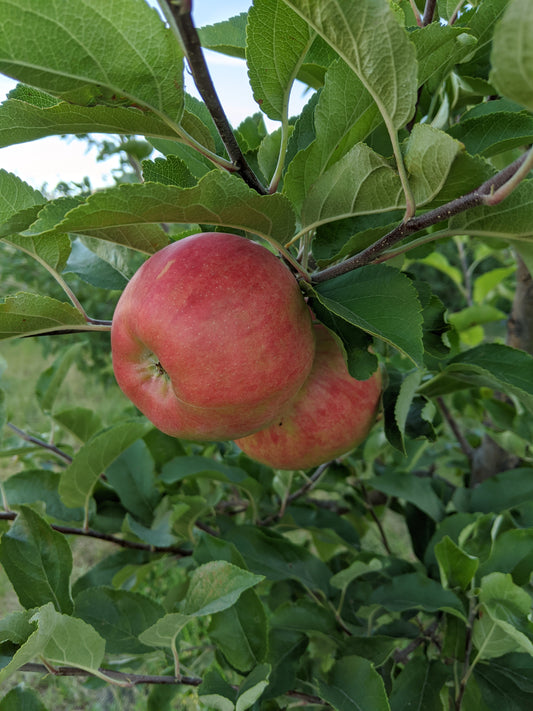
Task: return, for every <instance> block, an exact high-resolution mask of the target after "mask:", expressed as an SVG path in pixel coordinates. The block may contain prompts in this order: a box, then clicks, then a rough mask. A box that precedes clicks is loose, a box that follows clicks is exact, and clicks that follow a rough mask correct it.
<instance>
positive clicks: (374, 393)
mask: <svg viewBox="0 0 533 711" xmlns="http://www.w3.org/2000/svg"><path fill="white" fill-rule="evenodd" d="M314 329H315V334H316V354H315V361H314V363H313V368H312V370H311V373H310V375H309V377H308V379H307V380H306V382H305V384H304V385H303V387H302V388H301V390H300V391H299V392H298V393H297V394H296V396H295V397H294V398H293V400H292V402H291V403H290V405H289V407H288V408H286V409H285V411H283V412H282V413H281V414H280V416H279V417H278V419H277V420H275V421H274V422H273V423H272V424H271V425H270V426H269V427H266V428H264V429H262V430H261V431H259V432H256V433H255V434H252V435H249V436H248V437H244V438H242V439H237V441H236V442H237V444H238V446H239V447H240V448H241V449H242V451H243V452H245V453H246V454H247V455H248V456H249V457H252V459H256V460H257V461H259V462H262V463H263V464H268V465H269V466H271V467H273V468H275V469H308V468H309V467H315V466H318V465H319V464H322V463H324V462H327V461H330V460H331V459H335V458H336V457H339V456H340V455H341V454H345V453H346V452H349V451H350V450H351V449H353V448H354V447H356V446H357V445H358V444H359V443H360V442H362V441H363V440H364V439H365V438H366V436H367V435H368V433H369V431H370V428H371V427H372V425H373V423H374V421H375V418H376V414H377V411H378V407H379V402H380V397H381V375H380V372H379V370H377V371H376V372H375V373H374V374H373V375H372V376H371V377H370V378H368V380H356V379H355V378H352V376H351V375H350V373H349V372H348V368H347V365H346V361H345V359H344V354H343V352H342V350H341V347H340V346H339V344H338V342H337V340H336V338H335V337H334V336H333V335H332V333H331V332H330V331H329V330H328V329H327V328H326V327H325V326H323V325H322V324H319V323H316V324H314Z"/></svg>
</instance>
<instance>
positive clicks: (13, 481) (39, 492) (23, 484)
mask: <svg viewBox="0 0 533 711" xmlns="http://www.w3.org/2000/svg"><path fill="white" fill-rule="evenodd" d="M60 481H61V474H60V473H59V472H53V471H47V470H41V469H30V470H27V471H22V472H18V473H17V474H13V475H12V476H10V477H9V479H7V480H6V481H5V482H4V485H3V486H4V492H5V496H6V499H7V501H8V503H9V504H10V506H18V505H20V504H34V503H37V502H41V503H44V505H45V507H46V514H47V516H51V517H53V518H56V519H59V520H60V521H82V520H83V509H82V508H76V509H72V508H68V507H67V506H65V505H64V504H63V502H62V501H61V499H60V498H59V493H58V490H57V489H58V486H59V482H60Z"/></svg>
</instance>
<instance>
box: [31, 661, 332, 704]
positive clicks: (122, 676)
mask: <svg viewBox="0 0 533 711" xmlns="http://www.w3.org/2000/svg"><path fill="white" fill-rule="evenodd" d="M18 671H21V672H36V673H37V674H53V676H70V677H87V676H98V677H99V678H106V679H108V680H109V681H111V682H112V681H115V682H118V683H119V684H120V686H125V687H132V686H140V685H141V684H152V685H153V684H160V685H167V686H168V685H174V684H175V685H181V686H200V684H201V683H202V682H203V679H202V678H200V677H198V676H179V677H176V676H154V675H151V674H130V673H129V672H118V671H114V670H112V669H98V675H97V674H92V673H91V672H89V671H87V670H85V669H78V668H77V667H54V668H53V670H52V669H51V668H48V667H47V666H45V665H44V664H36V663H34V662H29V663H27V664H23V665H22V666H21V667H19V669H18ZM284 696H289V697H291V698H293V699H300V700H301V701H305V702H307V703H308V704H316V705H320V706H324V705H325V702H324V700H323V699H321V698H320V696H313V695H312V694H306V693H304V692H303V691H297V690H295V689H290V690H289V691H286V692H285V693H284Z"/></svg>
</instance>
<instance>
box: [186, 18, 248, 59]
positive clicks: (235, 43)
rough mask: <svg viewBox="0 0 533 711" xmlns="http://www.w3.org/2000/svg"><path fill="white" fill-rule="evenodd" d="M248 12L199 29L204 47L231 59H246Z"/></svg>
mask: <svg viewBox="0 0 533 711" xmlns="http://www.w3.org/2000/svg"><path fill="white" fill-rule="evenodd" d="M247 18H248V13H247V12H241V13H240V14H239V15H234V16H233V17H230V18H229V20H222V22H217V23H215V24H214V25H204V26H203V27H200V28H199V29H198V34H199V35H200V42H201V44H202V47H205V48H206V49H212V50H213V51H214V52H221V53H222V54H228V55H229V56H230V57H239V58H240V59H244V55H245V47H246V22H247Z"/></svg>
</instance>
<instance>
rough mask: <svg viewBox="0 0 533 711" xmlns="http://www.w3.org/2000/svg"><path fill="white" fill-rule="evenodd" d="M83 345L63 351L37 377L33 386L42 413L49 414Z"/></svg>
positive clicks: (76, 344) (73, 346)
mask: <svg viewBox="0 0 533 711" xmlns="http://www.w3.org/2000/svg"><path fill="white" fill-rule="evenodd" d="M83 345H84V344H83V343H75V344H74V345H72V346H70V347H69V348H67V349H66V350H64V351H63V352H62V353H61V354H60V355H59V356H58V357H57V358H56V359H55V360H54V362H53V363H52V365H50V366H48V368H46V370H44V371H43V372H42V373H41V375H40V376H39V379H38V380H37V385H36V386H35V395H36V397H37V402H38V403H39V405H40V407H41V410H42V411H43V412H45V413H47V414H50V413H51V411H52V409H53V407H54V402H55V399H56V397H57V394H58V392H59V388H60V387H61V385H62V383H63V381H64V380H65V378H66V376H67V374H68V372H69V370H70V368H71V366H72V365H73V364H74V363H75V362H76V358H77V357H78V355H79V353H80V351H81V349H82V348H83Z"/></svg>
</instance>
